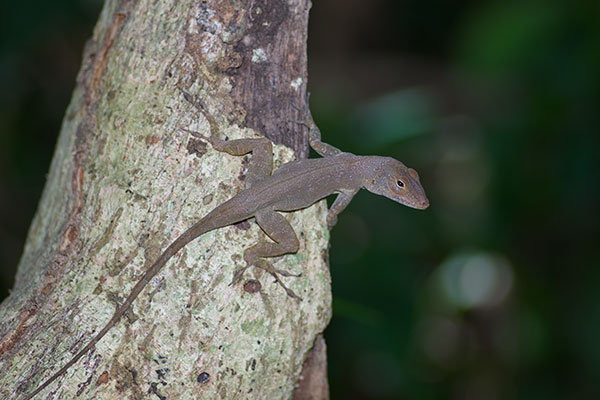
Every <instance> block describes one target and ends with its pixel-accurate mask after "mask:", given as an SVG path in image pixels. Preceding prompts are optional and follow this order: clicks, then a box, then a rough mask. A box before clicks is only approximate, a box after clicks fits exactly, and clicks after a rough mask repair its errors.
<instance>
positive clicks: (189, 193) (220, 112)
mask: <svg viewBox="0 0 600 400" xmlns="http://www.w3.org/2000/svg"><path fill="white" fill-rule="evenodd" d="M248 3H250V4H248ZM308 7H309V4H308V3H307V2H305V1H292V0H289V1H266V0H265V1H253V2H241V1H239V2H222V1H206V2H204V1H203V2H192V1H175V0H173V1H166V2H160V3H158V2H148V1H140V2H131V1H118V0H114V1H107V3H106V4H105V6H104V9H103V11H102V13H101V15H100V18H99V21H98V24H97V26H96V28H95V30H94V34H93V38H92V39H91V40H90V42H89V43H88V45H87V46H86V50H85V52H84V58H83V63H82V68H81V71H80V73H79V76H78V82H77V87H76V89H75V91H74V94H73V98H72V101H71V104H70V105H69V108H68V109H67V111H66V114H65V118H64V121H63V126H62V129H61V133H60V137H59V140H58V143H57V147H56V151H55V155H54V158H53V161H52V165H51V168H50V172H49V174H48V181H47V185H46V188H45V190H44V194H43V197H42V199H41V201H40V205H39V209H38V211H37V214H36V216H35V218H34V220H33V222H32V225H31V228H30V232H29V235H28V239H27V244H26V247H25V250H24V254H23V256H22V259H21V261H20V264H19V268H18V275H17V278H16V282H15V287H14V290H13V292H12V294H11V296H10V297H9V298H8V299H7V300H6V301H5V302H4V303H3V304H2V306H1V307H0V338H1V341H0V354H1V357H0V371H1V372H0V394H2V395H4V396H5V397H7V398H14V395H15V394H16V393H28V392H30V391H32V390H33V389H35V388H36V387H37V385H39V384H40V383H41V382H43V381H44V380H45V379H46V378H47V377H49V376H50V375H51V374H52V373H53V372H54V371H56V370H57V369H58V368H60V367H61V366H62V365H64V364H65V363H66V362H67V361H68V360H69V359H70V358H71V357H72V356H73V355H74V354H75V353H76V352H77V350H78V349H80V348H82V347H83V346H84V345H85V344H86V343H87V342H88V341H89V340H90V338H91V337H93V335H94V333H95V332H97V331H98V330H99V329H101V328H102V326H104V324H105V323H106V322H107V321H108V319H109V318H110V317H111V315H112V313H113V312H114V309H115V306H116V305H118V304H120V303H121V302H122V301H123V299H124V297H125V296H126V295H127V293H128V292H129V290H130V289H131V287H132V286H133V285H134V284H135V282H136V281H137V279H139V277H140V276H141V274H142V273H143V271H145V270H146V269H147V268H148V267H149V266H150V264H151V263H152V262H153V261H154V260H155V259H156V257H157V256H158V255H159V254H160V252H161V251H162V250H163V249H164V248H165V247H166V246H167V245H168V244H169V243H170V242H171V241H172V240H174V239H175V238H176V237H177V236H178V235H179V234H181V233H182V232H183V231H184V230H185V229H186V228H187V227H189V226H190V225H192V224H193V223H194V222H196V221H197V220H198V219H199V218H201V217H202V216H203V215H205V214H207V213H208V212H209V211H210V210H211V209H213V208H214V207H215V206H216V205H218V204H220V203H221V202H223V201H225V200H227V199H228V198H230V197H232V196H234V195H235V193H236V192H237V191H239V190H240V189H241V188H242V187H243V185H244V173H245V161H244V158H241V157H232V156H229V155H226V154H223V153H218V152H216V151H214V150H213V149H212V148H211V147H210V145H209V146H204V147H203V146H202V145H201V144H199V143H197V142H195V141H194V137H193V136H192V135H190V134H189V133H188V132H187V131H185V130H183V129H182V128H185V129H188V130H194V131H198V132H200V133H201V134H204V135H210V134H211V133H215V131H218V132H217V133H218V134H219V135H221V136H223V137H225V136H226V137H228V138H230V139H235V138H241V137H255V136H257V135H266V136H267V137H269V138H270V139H271V140H273V141H275V142H276V143H283V144H287V145H291V146H292V147H293V148H292V149H290V148H287V147H285V146H283V145H278V146H275V156H276V160H277V163H279V164H280V163H282V162H286V161H289V160H291V159H292V158H293V157H294V155H295V156H300V157H302V156H305V155H306V154H307V148H306V135H305V134H304V132H303V129H304V127H302V126H301V125H298V124H297V123H295V122H293V121H297V120H300V119H302V116H303V115H304V110H305V107H307V105H306V104H305V92H306V58H305V45H306V43H305V42H306V40H305V38H306V21H307V15H308ZM257 49H260V54H261V57H259V58H258V59H256V58H255V59H254V60H253V54H254V55H255V54H256V50H257ZM186 94H189V95H191V96H192V97H193V98H194V99H197V101H198V106H195V105H194V104H191V103H190V102H189V101H188V100H186V97H189V96H187V95H186ZM325 208H326V207H325V204H324V202H320V203H318V204H317V205H316V206H314V207H311V208H308V209H306V210H302V211H299V212H294V213H289V214H287V215H286V217H287V218H288V220H289V221H290V222H291V224H292V225H293V226H294V228H295V230H296V232H297V233H298V236H299V238H300V242H301V247H300V251H299V252H298V254H297V255H289V256H285V257H282V258H281V259H279V260H277V265H278V266H279V267H280V268H282V269H287V270H290V271H291V272H295V273H301V276H300V277H299V278H285V279H286V284H288V285H289V286H290V287H291V288H292V289H293V290H294V291H296V293H298V294H299V295H300V296H301V297H302V298H303V300H302V301H300V302H298V301H296V300H294V299H292V298H290V297H288V296H287V295H286V294H285V292H284V291H283V290H282V289H281V288H280V287H279V286H278V285H277V284H276V283H275V282H274V281H273V279H272V278H271V277H270V276H268V275H267V274H264V273H261V271H260V270H256V269H252V270H250V271H249V272H248V273H247V274H246V277H247V278H248V279H255V280H256V281H258V282H260V285H259V288H260V290H258V291H256V292H249V291H244V286H243V285H235V286H230V285H229V282H230V281H231V277H232V274H233V271H234V270H235V269H237V268H239V267H241V266H242V265H243V260H242V254H243V251H244V249H245V248H247V247H248V246H250V245H251V244H253V243H255V242H256V241H257V240H259V238H260V237H261V235H262V233H261V232H260V230H259V229H258V228H257V227H256V226H255V224H254V223H245V224H238V225H236V226H230V227H226V228H223V229H219V230H216V231H213V232H210V233H207V234H206V235H204V236H202V237H201V238H199V239H197V240H195V241H194V242H193V243H191V244H190V245H188V246H187V247H186V248H185V249H183V250H182V251H181V252H180V253H178V254H177V256H175V257H174V259H173V260H171V262H169V263H168V264H167V266H166V267H165V268H164V269H163V271H162V272H161V273H159V275H158V276H157V277H155V278H154V279H153V280H152V281H151V283H150V284H149V285H148V287H147V288H146V290H144V291H143V292H142V294H141V295H140V297H139V298H138V299H137V301H136V302H135V303H134V305H133V307H132V308H131V310H130V311H129V312H128V313H127V315H126V318H123V319H122V320H121V321H120V322H119V323H118V324H117V326H115V327H114V329H112V330H111V331H110V332H109V333H108V334H107V335H106V336H105V337H104V338H103V339H102V340H101V341H100V342H99V343H98V344H97V345H96V348H95V349H94V350H93V351H91V352H90V353H89V354H87V355H86V356H84V357H83V358H82V359H81V360H80V361H79V362H78V363H77V364H76V365H75V366H73V367H72V368H71V369H70V370H69V371H68V372H67V373H66V374H65V375H64V376H63V377H61V378H59V379H58V380H57V381H56V382H54V383H53V384H52V385H51V386H50V387H49V388H48V389H46V391H45V392H43V393H42V394H41V396H40V398H43V396H47V394H48V393H50V392H52V393H56V398H89V399H91V398H94V399H121V398H146V397H147V396H149V394H155V395H156V396H158V397H159V398H182V399H183V398H206V399H211V398H215V399H217V398H269V399H278V398H281V399H285V398H291V397H292V393H293V390H294V387H295V385H296V383H297V380H298V378H299V376H300V372H301V369H302V365H303V362H304V358H305V355H306V353H307V352H308V350H309V349H310V348H311V347H312V345H313V340H314V338H315V337H317V335H318V334H319V333H320V332H322V331H323V329H324V328H325V326H326V324H327V322H328V320H329V318H330V314H331V306H330V302H331V297H330V277H329V272H328V268H327V264H326V260H324V257H323V254H324V249H326V246H327V240H328V235H329V234H328V231H327V229H326V227H325V224H324V212H325Z"/></svg>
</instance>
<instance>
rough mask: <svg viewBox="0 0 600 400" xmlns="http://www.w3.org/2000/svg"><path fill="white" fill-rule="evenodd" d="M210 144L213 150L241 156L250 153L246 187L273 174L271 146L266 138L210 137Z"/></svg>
mask: <svg viewBox="0 0 600 400" xmlns="http://www.w3.org/2000/svg"><path fill="white" fill-rule="evenodd" d="M209 140H210V144H211V145H212V146H213V147H214V148H215V150H218V151H222V152H225V153H227V154H231V155H232V156H243V155H245V154H248V153H252V157H250V161H249V163H248V172H247V173H246V187H250V186H251V185H252V184H254V183H256V182H258V181H260V180H263V179H265V178H266V177H268V176H271V173H272V172H273V145H272V144H271V141H270V140H269V139H267V138H252V139H235V140H221V139H218V138H216V137H214V136H213V137H211V138H210V139H209Z"/></svg>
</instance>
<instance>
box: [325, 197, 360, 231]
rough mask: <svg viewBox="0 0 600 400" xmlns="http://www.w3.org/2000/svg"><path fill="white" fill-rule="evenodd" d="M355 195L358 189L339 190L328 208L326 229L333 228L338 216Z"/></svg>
mask: <svg viewBox="0 0 600 400" xmlns="http://www.w3.org/2000/svg"><path fill="white" fill-rule="evenodd" d="M356 193H358V189H355V190H340V192H339V193H338V195H337V197H336V198H335V201H334V202H333V204H332V205H331V207H329V210H328V212H327V228H329V229H331V228H333V226H334V225H335V224H336V223H337V216H338V214H339V213H341V212H342V211H343V210H344V208H346V206H347V205H348V204H350V201H351V200H352V198H353V197H354V195H355V194H356Z"/></svg>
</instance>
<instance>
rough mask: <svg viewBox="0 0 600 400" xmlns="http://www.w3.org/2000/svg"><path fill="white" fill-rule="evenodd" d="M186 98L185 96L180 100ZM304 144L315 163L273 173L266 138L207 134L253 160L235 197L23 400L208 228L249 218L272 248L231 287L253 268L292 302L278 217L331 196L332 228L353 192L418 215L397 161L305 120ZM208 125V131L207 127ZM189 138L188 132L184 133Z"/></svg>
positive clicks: (178, 244) (409, 181)
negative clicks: (347, 148) (363, 151)
mask: <svg viewBox="0 0 600 400" xmlns="http://www.w3.org/2000/svg"><path fill="white" fill-rule="evenodd" d="M186 97H187V96H186ZM309 121H310V123H308V124H307V125H308V126H309V127H310V131H309V143H310V145H311V147H312V148H313V149H314V150H315V151H316V152H317V153H318V154H319V155H321V156H322V158H310V159H304V160H297V161H292V162H289V163H286V164H284V165H282V166H281V167H279V168H278V169H276V170H275V171H273V153H272V144H271V141H269V140H268V139H267V138H255V139H237V140H231V141H226V140H221V139H219V138H217V137H216V135H214V132H213V134H212V136H211V137H208V138H205V137H203V136H200V135H199V134H197V133H194V132H190V133H192V134H193V135H194V136H196V137H200V138H201V139H203V140H205V141H206V142H208V143H210V144H211V145H212V146H213V148H215V149H216V150H218V151H222V152H225V153H228V154H231V155H235V156H242V155H245V154H248V153H252V157H251V158H250V163H249V165H248V173H247V176H246V182H247V183H246V188H245V189H244V190H242V191H241V192H239V193H238V194H237V195H236V196H234V197H233V198H231V199H230V200H228V201H226V202H224V203H223V204H221V205H219V206H217V207H216V208H215V209H213V210H212V211H211V212H210V213H208V214H207V215H206V216H204V218H202V219H200V220H199V221H198V222H196V223H195V224H194V225H192V226H191V227H190V228H189V229H188V230H187V231H185V232H184V233H183V234H182V235H181V236H179V237H178V238H177V239H175V241H173V243H171V244H170V245H169V247H167V248H166V250H165V251H164V252H163V253H162V254H161V255H160V256H159V257H158V259H157V260H156V261H155V262H154V264H152V266H151V267H150V268H149V269H148V270H147V271H146V272H145V273H144V275H143V276H142V278H141V279H140V280H139V281H138V282H137V284H136V285H135V286H134V287H133V289H132V290H131V292H130V293H129V295H128V296H127V298H126V299H125V301H124V302H123V304H121V306H119V307H117V309H116V310H115V313H114V314H113V316H112V318H111V319H110V320H109V321H108V323H107V324H106V325H105V326H104V327H103V328H102V329H101V330H100V332H98V333H97V334H96V336H94V338H93V339H92V340H90V342H89V343H88V344H87V345H86V346H85V347H84V348H83V349H81V350H80V351H79V352H78V353H77V354H76V355H75V356H74V357H73V358H72V359H71V360H69V362H67V364H65V365H64V366H63V367H62V368H61V369H59V370H58V371H57V372H56V373H55V374H53V375H52V376H51V377H50V378H48V379H46V380H45V381H44V382H43V383H42V384H41V385H40V386H38V388H37V389H35V390H34V391H33V392H31V393H30V394H28V395H26V396H25V397H24V398H23V400H29V399H31V398H32V397H33V396H35V395H36V394H38V393H39V392H41V391H42V390H44V389H45V388H46V387H47V386H48V385H50V384H51V383H52V382H53V381H54V380H56V379H57V378H58V377H59V376H61V375H62V374H64V373H65V372H66V371H67V370H68V369H69V368H70V367H71V366H72V365H73V364H75V363H76V362H77V361H78V360H79V359H80V358H81V357H82V356H83V355H85V354H86V353H87V352H88V351H90V349H92V347H94V345H95V344H96V343H98V341H99V340H100V339H102V337H104V335H106V333H107V332H108V331H109V330H110V329H111V328H112V327H113V326H114V325H115V324H116V323H117V322H118V321H119V320H120V319H121V317H122V316H123V315H124V314H125V312H126V311H127V310H128V309H129V307H130V306H131V304H132V303H133V301H134V300H135V299H136V298H137V296H138V295H139V294H140V292H141V291H142V290H143V289H144V287H145V286H146V285H147V284H148V282H150V280H151V279H152V278H153V277H154V276H155V275H156V274H157V273H158V272H159V271H160V270H161V268H162V267H163V266H164V265H165V264H166V263H167V262H168V261H169V260H170V259H171V258H172V257H173V256H174V255H175V254H176V253H177V252H178V251H179V250H181V249H182V248H183V247H184V246H185V245H187V244H188V243H189V242H191V241H192V240H194V239H196V238H197V237H199V236H201V235H203V234H204V233H206V232H209V231H212V230H213V229H218V228H222V227H225V226H228V225H232V224H235V223H237V222H241V221H244V220H247V219H249V218H255V221H256V223H257V224H258V226H259V227H260V228H261V229H262V230H263V231H264V233H265V234H266V235H267V236H268V237H270V238H271V239H272V240H273V242H260V243H258V244H256V245H254V246H252V247H250V248H248V249H247V250H246V251H245V252H244V261H245V262H246V266H245V267H244V268H242V269H240V270H238V271H237V272H236V273H235V274H234V277H233V280H232V282H231V283H232V284H233V283H236V282H238V281H239V280H240V279H241V277H242V274H243V272H244V271H245V270H246V269H247V268H249V267H251V266H256V267H259V268H262V269H265V270H266V271H268V272H269V273H271V274H272V275H273V276H274V277H275V279H276V280H277V282H278V283H279V284H280V285H281V286H282V287H283V288H284V289H285V291H286V292H287V294H288V295H289V296H291V297H294V298H297V299H299V297H298V296H297V295H296V294H295V293H294V292H293V291H292V290H291V289H289V288H287V287H286V286H285V285H284V284H283V282H282V281H281V280H280V279H279V278H278V275H284V276H285V275H289V274H288V273H286V272H285V271H281V270H277V269H275V268H274V267H273V266H272V264H271V263H270V262H269V261H267V260H266V258H272V257H277V256H282V255H284V254H289V253H296V252H297V251H298V245H299V243H298V238H297V237H296V234H295V232H294V229H293V228H292V226H291V225H290V224H289V223H288V222H287V220H286V219H285V218H284V217H283V216H282V215H281V214H280V213H279V212H278V211H295V210H300V209H303V208H306V207H308V206H310V205H312V204H313V203H315V202H317V201H319V200H321V199H323V198H324V197H327V196H329V195H331V194H337V197H336V199H335V201H334V202H333V204H332V205H331V207H330V208H329V212H328V214H327V225H328V227H329V228H332V227H333V226H334V225H335V223H336V222H337V216H338V214H339V213H340V212H341V211H342V210H343V209H344V208H346V206H347V205H348V203H350V200H352V197H353V196H354V195H355V194H356V193H357V192H358V190H359V189H360V188H365V189H367V190H368V191H370V192H372V193H375V194H379V195H382V196H385V197H388V198H390V199H392V200H394V201H396V202H398V203H400V204H404V205H406V206H409V207H413V208H417V209H425V208H427V207H428V206H429V201H428V200H427V197H426V196H425V191H424V190H423V187H422V186H421V183H420V182H419V175H418V174H417V172H416V171H415V170H414V169H412V168H407V167H406V166H405V165H404V164H402V163H401V162H399V161H397V160H395V159H393V158H389V157H379V156H357V155H354V154H351V153H345V152H342V151H341V150H339V149H337V148H336V147H333V146H331V145H329V144H327V143H323V142H322V141H321V132H320V131H319V129H318V128H317V126H316V125H315V124H314V122H313V121H312V118H310V119H309ZM211 125H212V124H211ZM188 132H189V131H188Z"/></svg>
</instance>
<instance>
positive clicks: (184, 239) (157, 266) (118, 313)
mask: <svg viewBox="0 0 600 400" xmlns="http://www.w3.org/2000/svg"><path fill="white" fill-rule="evenodd" d="M209 217H210V214H209V215H207V216H206V217H204V218H202V219H201V220H200V221H198V222H197V223H195V224H194V225H192V227H190V228H189V229H188V230H187V231H185V232H184V233H183V234H182V235H181V236H179V237H178V238H177V239H175V240H174V241H173V243H171V244H170V245H169V247H167V248H166V249H165V251H164V252H163V253H162V254H161V255H160V257H158V259H157V260H156V261H155V262H154V264H152V266H151V267H150V269H148V270H147V271H146V272H145V273H144V275H143V276H142V278H141V279H140V280H139V281H138V282H137V283H136V284H135V286H134V287H133V289H132V290H131V292H130V293H129V295H128V296H127V298H126V299H125V301H124V302H123V304H121V305H120V306H119V307H118V308H117V309H116V310H115V313H114V314H113V316H112V318H111V319H110V321H108V323H107V324H106V325H105V326H104V328H102V329H101V330H100V332H98V334H97V335H96V336H94V338H93V339H92V340H90V342H89V343H88V344H87V345H85V347H84V348H83V349H81V350H80V351H79V352H78V353H77V354H76V355H75V356H74V357H73V358H71V359H70V360H69V362H68V363H66V364H65V366H64V367H62V368H61V369H59V370H58V372H56V373H55V374H54V375H52V376H51V377H50V378H48V379H46V380H45V381H44V383H42V384H41V385H40V386H39V387H38V388H37V389H35V390H34V391H33V392H31V393H30V394H28V395H27V396H25V397H24V398H23V400H30V399H31V398H32V397H33V396H35V395H36V394H38V393H39V392H41V391H42V390H44V389H45V388H46V387H47V386H48V385H50V384H51V383H52V382H54V381H55V380H56V379H57V378H58V377H60V376H61V375H63V374H64V373H65V372H67V370H68V369H69V368H70V367H71V366H73V364H75V363H76V362H77V361H78V360H79V359H80V358H81V357H83V356H84V355H85V354H86V353H87V352H88V351H89V350H90V349H91V348H92V347H94V346H95V345H96V343H98V342H99V341H100V339H102V338H103V337H104V335H106V333H107V332H108V331H109V330H110V329H111V328H112V327H113V326H114V325H115V324H116V323H117V322H119V320H120V319H121V317H122V316H123V315H124V314H125V312H127V310H128V309H129V307H130V306H131V303H133V301H134V300H135V299H136V297H137V296H138V295H139V294H140V292H141V291H142V290H143V289H144V287H145V286H146V285H147V284H148V282H150V280H152V278H154V276H156V274H157V273H158V271H160V270H161V268H162V267H164V265H165V264H166V263H167V261H169V259H170V258H171V257H173V256H174V255H175V254H176V253H177V252H178V251H179V250H181V249H182V248H183V247H184V246H185V245H186V244H188V243H189V242H191V241H192V240H194V239H196V238H197V237H198V236H200V235H203V234H205V233H206V232H209V231H212V230H213V229H217V228H220V227H221V226H220V225H221V224H219V223H217V222H216V219H215V218H209Z"/></svg>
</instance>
